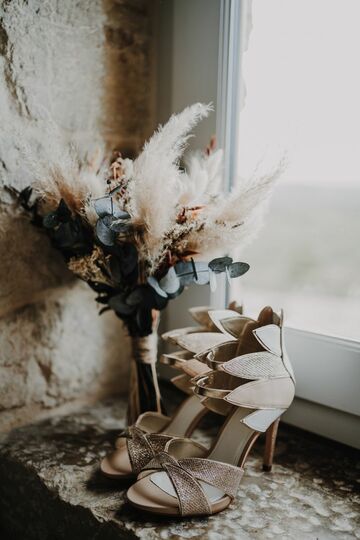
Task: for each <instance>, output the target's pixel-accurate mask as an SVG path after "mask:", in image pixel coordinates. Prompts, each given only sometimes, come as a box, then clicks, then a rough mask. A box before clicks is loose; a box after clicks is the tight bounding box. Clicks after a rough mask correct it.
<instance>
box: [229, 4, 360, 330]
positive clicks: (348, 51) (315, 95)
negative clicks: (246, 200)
mask: <svg viewBox="0 0 360 540" xmlns="http://www.w3.org/2000/svg"><path fill="white" fill-rule="evenodd" d="M359 20H360V2H359V1H358V0H346V2H344V3H343V2H339V0H316V1H315V2H314V1H313V0H272V1H271V2H264V1H263V0H253V1H252V7H251V22H252V29H251V30H250V32H249V39H248V48H247V51H246V52H244V54H243V55H242V63H241V71H242V77H243V80H244V82H245V87H246V95H245V99H244V106H243V109H242V111H241V113H240V117H239V137H238V148H237V152H238V158H237V164H238V173H239V174H241V175H247V174H250V172H251V170H252V168H254V167H255V166H256V165H257V162H263V163H262V165H261V167H264V169H265V170H266V168H267V167H270V168H271V166H273V165H274V163H275V162H276V160H278V159H279V155H280V154H281V153H282V152H283V151H284V150H285V151H286V154H287V166H286V169H285V172H284V174H283V176H282V178H281V180H280V181H279V185H278V186H277V188H276V190H275V192H274V197H273V200H272V202H271V205H270V210H269V212H268V214H267V217H266V227H265V228H264V230H263V231H262V232H261V234H260V237H259V239H258V241H256V242H255V243H254V244H253V245H252V246H251V247H250V248H249V249H247V250H246V251H245V252H244V258H245V260H247V261H248V262H249V263H250V265H251V267H252V270H251V271H250V272H249V273H248V275H247V276H246V277H244V279H243V280H241V287H242V290H241V294H242V295H243V297H244V301H245V303H246V305H249V306H251V307H256V306H259V305H261V303H263V299H264V298H266V299H267V302H269V303H274V304H276V305H281V306H283V307H284V309H285V311H286V315H287V323H288V325H289V326H292V327H296V328H301V329H304V330H310V331H313V332H320V333H324V334H331V335H338V336H344V337H347V338H354V339H358V340H360V277H359V268H360V248H359V240H358V239H359V235H360V159H359V156H360V127H359V126H360V105H359V96H360V74H359V70H358V68H357V64H358V53H359V50H360V33H359V31H358V21H359Z"/></svg>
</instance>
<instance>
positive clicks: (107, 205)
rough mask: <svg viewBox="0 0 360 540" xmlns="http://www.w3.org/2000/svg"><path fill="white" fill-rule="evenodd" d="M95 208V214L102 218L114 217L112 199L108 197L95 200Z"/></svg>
mask: <svg viewBox="0 0 360 540" xmlns="http://www.w3.org/2000/svg"><path fill="white" fill-rule="evenodd" d="M94 208H95V212H96V213H97V215H98V216H99V217H100V218H103V217H105V216H109V215H112V210H113V204H112V198H111V197H109V196H106V197H101V198H100V199H95V200H94Z"/></svg>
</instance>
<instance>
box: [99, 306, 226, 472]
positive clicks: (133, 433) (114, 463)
mask: <svg viewBox="0 0 360 540" xmlns="http://www.w3.org/2000/svg"><path fill="white" fill-rule="evenodd" d="M209 309H210V308H194V309H192V310H190V313H191V314H192V316H193V318H194V320H195V321H196V322H198V323H199V324H200V326H197V327H195V328H191V329H190V328H187V329H182V330H181V331H175V332H174V334H175V333H179V334H184V335H185V334H186V333H187V332H190V331H191V330H193V331H195V330H196V331H198V330H200V331H201V332H205V331H206V332H208V334H207V335H210V334H211V333H212V331H214V332H215V331H216V332H217V335H218V336H219V335H221V333H220V332H219V331H218V330H217V328H216V326H215V325H213V324H212V322H211V319H210V318H209V317H208V315H207V312H208V310H209ZM163 337H164V339H165V340H169V341H172V342H174V337H173V336H172V332H168V333H167V334H165V335H164V336H163ZM193 356H194V354H193V353H192V352H189V351H185V350H183V351H177V352H175V353H172V354H166V355H163V356H162V357H161V358H160V362H162V363H164V364H168V365H171V366H172V367H173V368H175V369H176V370H179V371H181V374H180V375H177V376H176V377H173V378H172V379H171V382H172V383H173V384H174V385H175V386H176V387H177V388H179V389H180V390H182V391H183V392H184V393H186V394H189V397H188V398H187V399H185V400H184V401H183V403H182V404H181V405H180V407H179V408H178V409H177V410H176V411H175V413H174V415H173V416H172V417H171V418H170V417H168V416H165V415H163V414H160V413H157V412H152V411H151V412H146V413H143V414H142V415H141V416H139V418H138V419H137V421H136V423H135V425H134V426H130V427H129V428H128V429H127V430H125V431H124V432H123V433H122V434H121V435H120V437H118V438H117V440H116V442H115V450H114V451H113V452H111V453H109V454H108V455H107V456H106V457H105V458H104V459H103V460H102V461H101V464H100V470H101V471H102V473H103V474H104V475H106V476H107V477H109V478H114V479H130V478H133V477H136V475H137V474H138V473H139V472H140V471H141V469H142V468H143V467H144V466H145V465H146V464H147V463H148V462H149V461H150V460H151V459H152V458H153V457H154V456H155V455H156V454H157V453H158V452H159V451H161V450H163V449H164V447H165V445H166V444H167V443H168V442H169V441H170V440H171V439H173V438H174V437H189V436H190V435H191V434H192V433H193V431H194V430H195V429H196V426H197V425H198V424H199V422H200V421H201V419H202V418H203V416H204V415H205V414H206V413H207V412H208V409H207V408H205V407H204V406H203V405H202V403H201V401H200V400H199V399H198V398H197V397H196V396H194V395H193V391H192V388H193V384H192V383H191V379H192V377H194V376H197V375H200V374H204V373H206V372H207V371H209V370H210V368H209V367H208V366H207V365H206V364H204V363H201V362H199V361H196V360H195V361H194V360H193ZM187 362H190V363H192V364H191V369H190V364H189V365H188V364H187ZM184 366H187V371H186V372H185V371H184V369H183V368H184Z"/></svg>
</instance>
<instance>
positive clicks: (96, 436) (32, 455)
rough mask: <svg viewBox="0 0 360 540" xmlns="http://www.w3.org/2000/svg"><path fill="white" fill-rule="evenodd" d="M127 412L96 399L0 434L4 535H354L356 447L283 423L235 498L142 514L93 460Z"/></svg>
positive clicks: (204, 539) (262, 539) (209, 539)
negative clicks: (174, 514) (183, 514)
mask: <svg viewBox="0 0 360 540" xmlns="http://www.w3.org/2000/svg"><path fill="white" fill-rule="evenodd" d="M124 414H125V404H124V403H122V402H121V401H120V402H102V403H98V404H97V405H96V406H93V407H91V408H85V409H82V410H80V411H78V412H77V413H76V414H73V415H71V416H62V417H61V416H60V417H55V418H52V419H48V420H46V421H43V422H40V423H37V424H33V425H30V426H26V427H23V428H20V429H16V430H14V431H13V432H12V433H10V434H9V435H8V436H6V437H4V438H3V441H2V443H1V445H0V455H1V461H0V518H1V521H0V523H1V526H2V528H3V530H2V532H3V536H2V538H4V539H6V540H7V539H9V540H10V539H11V540H13V539H15V540H17V539H18V538H21V539H23V540H27V539H30V540H32V539H36V540H43V539H50V538H57V539H62V538H77V539H79V540H81V539H82V538H84V539H85V538H86V539H87V540H90V539H92V538H101V539H109V540H110V539H122V538H139V539H142V540H156V539H159V538H160V539H161V538H163V539H166V538H173V539H180V538H194V539H198V540H221V539H223V538H226V539H234V540H235V539H238V540H245V539H246V540H248V539H256V540H267V539H273V538H281V539H282V540H304V539H311V540H315V539H319V540H332V539H341V540H348V539H349V540H350V539H354V538H360V523H359V515H358V512H357V510H358V503H359V495H358V493H357V492H356V481H357V473H358V470H357V460H356V455H355V454H354V453H353V452H352V451H351V450H349V449H346V448H345V447H342V446H340V445H336V444H334V443H331V442H328V441H326V440H324V439H320V438H317V437H315V436H311V435H308V434H305V433H302V432H300V431H295V430H293V429H290V428H288V427H286V426H285V425H281V426H280V433H279V441H278V445H277V451H276V459H275V465H274V468H273V472H272V473H264V472H262V470H261V452H262V449H263V443H262V441H259V444H258V446H256V447H255V452H254V454H253V455H251V456H250V458H249V459H248V462H247V466H246V474H245V476H244V478H243V481H242V484H241V488H240V490H239V493H238V496H237V498H236V500H235V502H234V503H233V504H232V505H231V507H230V508H229V509H228V510H226V511H225V512H222V513H221V514H218V515H216V516H212V517H210V518H208V519H190V520H183V519H177V520H167V519H165V518H158V519H151V518H149V517H147V516H146V515H145V514H143V515H139V512H136V511H134V510H133V509H132V508H131V507H130V506H129V505H128V504H127V503H126V502H125V500H124V496H125V492H126V487H127V486H126V485H124V484H122V483H116V482H115V483H114V481H110V480H107V479H105V478H102V477H101V475H100V473H99V472H98V463H99V459H100V458H101V457H102V456H103V455H104V454H105V453H106V452H107V451H108V450H109V449H110V448H111V447H112V441H113V440H114V437H115V435H116V434H117V433H118V432H119V430H120V428H121V426H123V425H124ZM208 424H209V422H208ZM211 425H212V427H211ZM217 431H218V426H217V425H214V421H213V420H212V422H210V428H208V429H206V430H205V431H199V432H197V434H196V436H197V438H198V439H199V440H202V442H205V443H209V440H210V439H211V437H212V436H215V433H216V432H217ZM19 501H21V502H19Z"/></svg>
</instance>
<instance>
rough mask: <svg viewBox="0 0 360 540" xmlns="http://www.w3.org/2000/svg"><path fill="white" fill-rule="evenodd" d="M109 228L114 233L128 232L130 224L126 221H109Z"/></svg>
mask: <svg viewBox="0 0 360 540" xmlns="http://www.w3.org/2000/svg"><path fill="white" fill-rule="evenodd" d="M110 229H111V230H112V231H114V232H116V233H129V232H130V231H131V225H130V223H127V222H126V221H123V220H116V221H113V222H112V223H111V225H110Z"/></svg>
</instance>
